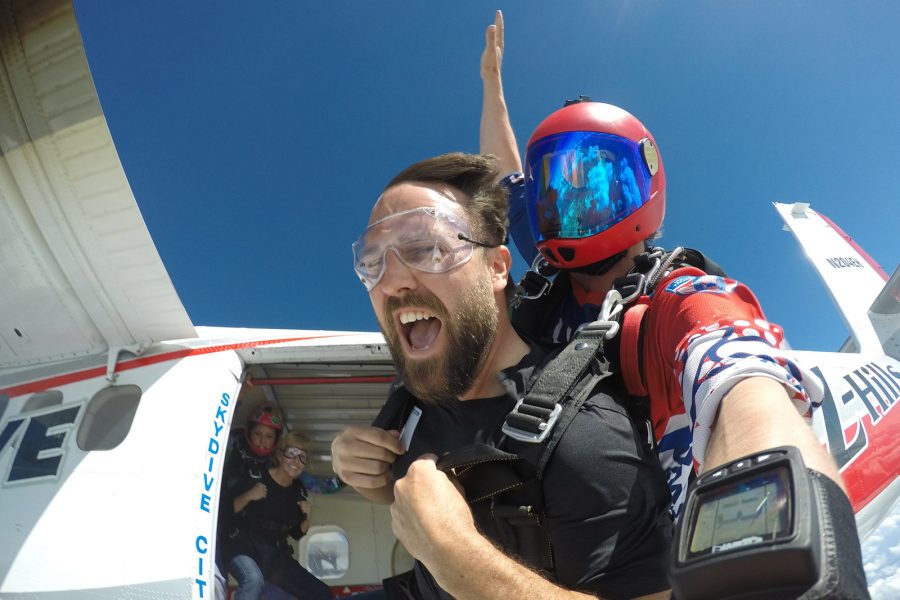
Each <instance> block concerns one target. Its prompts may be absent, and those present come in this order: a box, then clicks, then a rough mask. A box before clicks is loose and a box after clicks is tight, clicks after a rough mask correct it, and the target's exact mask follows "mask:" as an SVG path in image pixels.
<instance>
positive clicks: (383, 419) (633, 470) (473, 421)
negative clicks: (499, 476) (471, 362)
mask: <svg viewBox="0 0 900 600" xmlns="http://www.w3.org/2000/svg"><path fill="white" fill-rule="evenodd" d="M543 359H544V355H543V353H542V352H541V351H540V350H538V349H536V348H533V349H532V352H531V353H529V355H528V356H526V357H525V358H524V359H523V360H522V361H521V362H520V363H519V365H517V366H516V367H514V368H512V369H508V370H507V371H505V372H504V373H502V374H501V377H500V381H501V383H502V384H503V385H504V387H505V388H506V389H507V394H506V395H504V396H501V397H496V398H487V399H483V400H469V401H465V402H453V403H449V404H447V405H440V406H436V405H433V404H425V403H423V402H420V401H418V400H415V405H416V406H417V407H419V408H420V409H421V410H422V414H421V416H420V417H419V420H418V423H417V424H416V427H415V430H414V433H413V435H412V438H411V440H410V447H409V450H408V451H407V452H406V453H405V454H404V455H403V456H401V457H399V458H398V459H397V461H396V462H395V463H394V465H393V474H394V476H395V477H396V478H400V477H402V476H403V475H405V474H406V470H407V469H408V468H409V465H410V464H411V463H412V461H413V460H415V459H416V458H418V457H419V456H421V455H422V454H424V453H426V452H432V453H434V454H437V455H438V456H440V455H442V454H443V453H445V452H447V451H450V450H453V449H456V448H459V447H461V446H464V445H467V444H471V443H476V442H480V443H487V444H490V445H496V444H497V443H498V442H499V441H500V438H501V433H500V427H501V425H502V424H503V421H504V419H505V417H506V414H507V413H508V412H509V411H510V410H512V408H513V407H514V405H515V403H516V401H517V397H518V395H519V394H521V393H522V392H523V390H524V389H525V382H526V381H527V380H528V378H529V377H530V376H531V374H532V372H533V370H534V369H535V368H536V366H537V365H539V364H540V363H541V361H542V360H543ZM615 377H616V376H613V377H609V378H607V379H605V380H604V381H602V382H601V383H600V385H599V386H598V387H597V389H595V391H594V392H593V394H592V395H591V397H590V398H588V400H587V401H586V402H585V404H584V405H583V406H582V408H581V410H580V411H579V412H578V414H577V415H576V416H575V417H574V419H573V420H572V423H571V424H570V425H569V427H568V428H567V429H566V431H565V434H564V435H563V436H562V437H561V439H560V441H559V444H558V445H557V447H556V449H555V450H554V452H553V454H552V457H551V459H550V461H549V462H548V464H547V467H546V468H545V470H544V479H543V493H544V501H545V511H544V512H545V517H546V527H547V532H548V536H549V538H550V543H551V546H552V548H553V555H554V559H555V564H556V577H557V580H558V583H559V584H560V585H562V586H563V587H566V588H570V589H576V590H579V591H583V592H587V593H593V594H600V595H602V596H603V597H608V598H630V597H634V596H640V595H644V594H650V593H653V592H658V591H662V590H665V589H667V588H668V587H669V584H668V581H667V577H666V572H667V567H668V558H669V549H670V546H671V541H672V521H671V518H670V517H669V493H668V490H667V488H666V484H665V480H664V478H663V474H662V470H661V468H660V466H659V462H658V460H657V458H656V455H655V454H654V453H653V452H652V451H651V450H649V449H647V448H645V447H644V445H643V443H642V441H641V439H642V438H641V435H640V434H639V432H638V431H637V429H636V428H635V426H634V423H633V422H632V420H631V419H630V418H629V417H628V414H627V412H626V410H625V408H624V406H623V404H622V401H621V400H618V401H617V400H615V399H614V398H613V397H612V396H613V395H616V396H621V393H620V392H619V391H618V390H619V389H621V386H620V385H616V382H615V381H612V380H614V378H615ZM393 393H394V394H407V395H408V392H407V391H406V390H405V389H403V388H402V387H401V388H398V389H396V390H395V391H394V392H393ZM390 405H391V404H390V403H389V404H388V406H390ZM393 416H394V418H399V416H397V415H393ZM391 417H392V415H388V414H386V410H383V411H382V414H379V417H378V418H376V421H375V424H376V425H377V426H384V427H399V426H400V425H401V424H400V423H396V422H394V423H391V422H390V420H391ZM415 587H416V588H417V590H416V591H415V592H414V596H415V597H420V598H441V599H444V598H449V595H447V594H446V593H445V592H443V590H440V589H439V588H438V587H437V585H436V583H435V582H434V579H433V578H432V577H431V575H430V574H429V573H428V572H427V570H425V568H424V567H423V566H422V565H421V564H419V563H417V564H416V586H415Z"/></svg>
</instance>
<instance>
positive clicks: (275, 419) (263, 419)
mask: <svg viewBox="0 0 900 600" xmlns="http://www.w3.org/2000/svg"><path fill="white" fill-rule="evenodd" d="M254 425H263V426H265V427H270V428H272V429H274V430H275V438H276V439H277V438H278V434H279V433H281V429H282V424H281V417H279V416H278V415H277V414H275V411H274V410H273V409H272V407H271V406H269V405H268V404H267V405H265V406H262V407H260V408H258V409H256V412H254V413H253V414H252V415H250V418H249V419H247V429H246V431H245V432H244V437H245V438H246V440H247V448H249V449H250V452H252V453H253V454H255V455H256V456H259V457H264V456H269V455H270V454H272V452H274V451H275V444H272V447H271V448H262V447H260V446H257V445H255V444H254V443H253V440H251V439H250V430H251V429H253V426H254Z"/></svg>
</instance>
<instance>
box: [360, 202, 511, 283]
mask: <svg viewBox="0 0 900 600" xmlns="http://www.w3.org/2000/svg"><path fill="white" fill-rule="evenodd" d="M471 235H472V233H471V230H470V229H469V226H468V225H466V223H465V222H464V221H462V220H461V219H460V218H459V217H458V216H456V215H454V214H453V213H450V212H447V211H443V210H441V209H440V208H437V207H432V206H422V207H419V208H413V209H410V210H405V211H402V212H398V213H395V214H393V215H389V216H387V217H385V218H383V219H381V220H379V221H375V222H374V223H372V224H371V225H369V226H368V227H367V228H366V230H365V231H364V232H363V234H362V235H361V236H359V239H357V240H356V241H355V242H353V270H354V271H356V275H357V276H358V277H359V280H360V281H361V282H362V284H363V285H364V286H366V290H368V291H372V289H373V288H374V287H375V286H376V285H378V282H379V281H381V278H382V277H384V271H385V265H386V262H387V252H388V250H392V251H393V252H394V253H395V254H396V255H397V257H398V258H399V259H400V260H401V261H403V264H405V265H406V266H408V267H410V268H413V269H416V270H418V271H422V272H424V273H445V272H447V271H449V270H450V269H452V268H454V267H457V266H459V265H462V264H464V263H466V262H467V261H468V260H469V259H470V258H472V252H473V251H474V248H475V246H483V247H485V248H496V247H497V245H496V244H485V243H483V242H478V241H475V240H473V239H472V238H471Z"/></svg>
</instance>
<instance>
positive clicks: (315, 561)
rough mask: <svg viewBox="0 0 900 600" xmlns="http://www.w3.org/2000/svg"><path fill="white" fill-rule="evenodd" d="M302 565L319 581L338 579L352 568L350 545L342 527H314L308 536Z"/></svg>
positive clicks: (301, 558) (301, 561) (301, 560)
mask: <svg viewBox="0 0 900 600" xmlns="http://www.w3.org/2000/svg"><path fill="white" fill-rule="evenodd" d="M305 541H306V544H305V545H304V546H305V550H306V551H305V553H304V555H303V556H301V557H300V563H301V564H304V565H305V566H306V569H307V570H308V571H309V572H310V573H312V574H313V575H315V576H316V577H318V578H319V579H337V578H339V577H343V576H344V575H345V574H346V573H347V569H348V568H349V566H350V543H349V542H348V541H347V535H346V534H345V533H344V531H343V530H342V529H341V528H340V527H335V526H333V525H329V526H326V527H312V528H311V529H310V531H309V532H308V533H307V534H306V538H305Z"/></svg>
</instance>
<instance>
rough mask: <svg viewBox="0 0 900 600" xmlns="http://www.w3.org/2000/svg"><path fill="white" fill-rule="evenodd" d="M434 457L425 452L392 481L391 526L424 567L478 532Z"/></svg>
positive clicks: (469, 513)
mask: <svg viewBox="0 0 900 600" xmlns="http://www.w3.org/2000/svg"><path fill="white" fill-rule="evenodd" d="M436 461H437V456H435V455H434V454H425V455H423V456H422V457H421V458H419V459H418V460H416V461H415V462H414V463H412V464H411V465H410V467H409V470H408V471H407V472H406V476H405V477H404V478H402V479H400V480H399V481H397V483H395V484H394V504H393V505H391V527H392V528H393V530H394V535H396V536H397V539H398V540H400V543H402V544H403V546H404V547H405V548H406V549H407V550H408V551H409V553H410V554H412V555H413V556H414V557H416V558H417V559H419V560H420V561H422V562H423V563H425V565H426V566H430V565H434V564H437V563H440V562H442V558H443V556H442V553H443V551H444V550H449V549H450V547H454V546H455V547H463V548H464V547H466V544H465V542H464V541H463V540H465V539H466V535H467V534H475V535H479V534H478V532H477V530H476V529H475V521H474V520H473V519H472V513H471V512H470V511H469V507H468V505H466V501H465V498H464V497H463V494H462V490H461V489H459V487H458V486H457V484H455V482H452V481H450V479H449V478H448V477H447V476H446V475H445V474H444V473H442V472H441V471H438V469H437V465H436Z"/></svg>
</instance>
